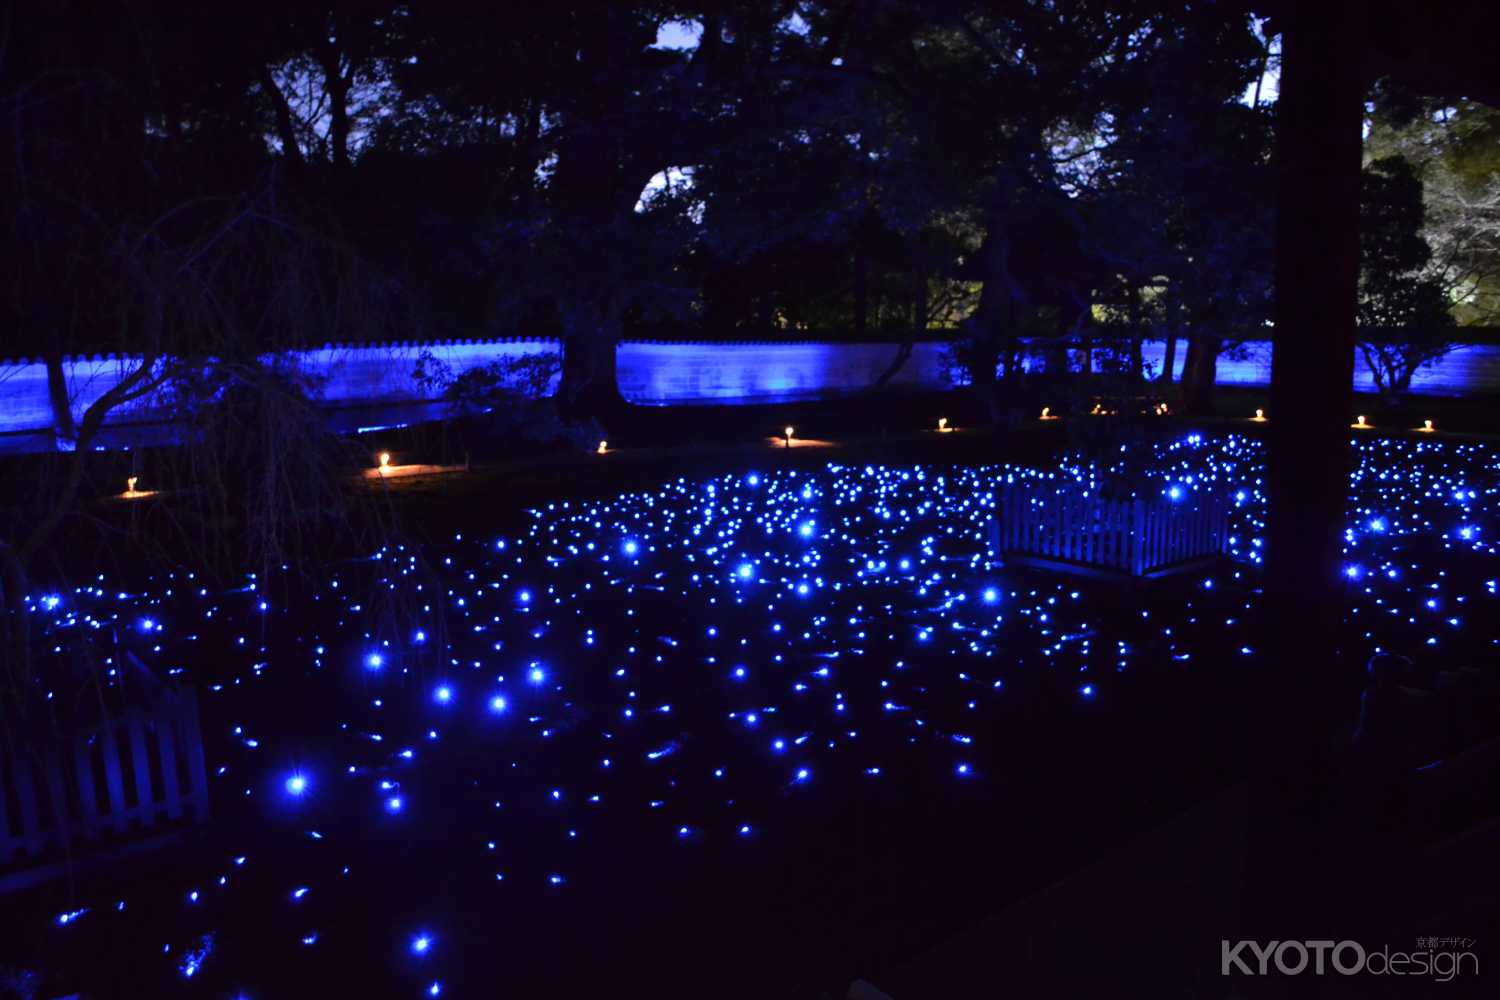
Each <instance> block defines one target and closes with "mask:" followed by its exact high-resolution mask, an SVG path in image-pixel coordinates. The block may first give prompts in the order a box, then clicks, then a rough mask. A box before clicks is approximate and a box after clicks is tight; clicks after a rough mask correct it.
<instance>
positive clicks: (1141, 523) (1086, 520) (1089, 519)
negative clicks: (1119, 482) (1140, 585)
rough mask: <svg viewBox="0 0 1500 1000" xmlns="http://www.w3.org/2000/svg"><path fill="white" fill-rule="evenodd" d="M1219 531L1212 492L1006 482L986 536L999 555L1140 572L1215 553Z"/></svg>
mask: <svg viewBox="0 0 1500 1000" xmlns="http://www.w3.org/2000/svg"><path fill="white" fill-rule="evenodd" d="M1227 532H1228V510H1227V508H1226V506H1225V505H1224V503H1223V501H1222V500H1221V499H1220V498H1218V497H1216V496H1213V495H1205V496H1203V497H1201V498H1195V499H1194V500H1192V501H1187V500H1185V501H1182V502H1177V501H1173V500H1170V499H1162V500H1147V499H1144V498H1142V497H1131V498H1129V499H1120V500H1111V499H1106V498H1104V497H1100V496H1097V495H1090V496H1086V495H1084V494H1082V493H1081V492H1080V493H1062V494H1058V493H1044V492H1043V491H1042V490H1039V489H1036V488H1033V487H1030V486H1028V485H1026V484H1023V483H1007V484H1005V485H1004V486H1002V487H1001V490H1000V495H999V498H998V500H997V502H996V518H995V528H994V539H993V541H994V544H995V548H996V549H998V550H999V552H1000V553H1001V554H1003V555H1006V556H1009V557H1012V558H1013V559H1016V558H1018V559H1019V561H1023V562H1024V561H1027V560H1030V561H1034V562H1036V561H1040V562H1046V563H1048V564H1057V565H1059V566H1062V567H1069V566H1076V567H1079V568H1095V569H1099V570H1103V571H1106V572H1111V573H1116V574H1124V575H1128V576H1132V577H1142V576H1158V575H1162V574H1165V573H1169V572H1172V571H1173V570H1175V569H1178V568H1186V567H1188V566H1190V565H1193V564H1196V563H1198V562H1200V561H1202V560H1204V559H1209V558H1213V557H1216V556H1218V555H1220V554H1222V553H1223V551H1224V542H1225V539H1226V537H1227Z"/></svg>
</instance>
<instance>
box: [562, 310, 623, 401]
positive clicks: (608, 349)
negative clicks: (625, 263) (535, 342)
mask: <svg viewBox="0 0 1500 1000" xmlns="http://www.w3.org/2000/svg"><path fill="white" fill-rule="evenodd" d="M619 342H620V317H619V314H618V312H617V311H616V310H615V309H613V308H612V307H611V306H610V305H609V304H608V303H599V302H582V303H578V304H576V305H574V306H573V308H571V309H570V310H569V311H568V315H567V322H566V325H565V328H564V331H563V343H562V348H563V352H562V379H561V381H560V383H559V384H558V387H557V404H558V410H559V412H560V413H561V414H562V416H563V418H564V419H565V420H569V421H575V422H576V421H583V420H597V421H598V422H599V423H600V424H601V425H603V426H605V427H608V426H609V425H610V424H611V423H617V422H618V419H619V417H620V416H621V414H622V413H623V412H624V409H625V399H624V397H623V396H621V395H620V382H619V375H618V369H617V365H616V359H615V351H616V348H617V347H618V345H619Z"/></svg>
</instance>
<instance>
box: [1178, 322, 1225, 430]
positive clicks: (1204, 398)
mask: <svg viewBox="0 0 1500 1000" xmlns="http://www.w3.org/2000/svg"><path fill="white" fill-rule="evenodd" d="M1221 346H1222V342H1221V341H1220V340H1219V338H1218V337H1211V336H1208V335H1207V334H1202V333H1193V334H1189V335H1188V349H1187V359H1186V361H1185V363H1184V364H1183V368H1182V409H1183V412H1185V413H1187V414H1188V415H1189V416H1195V417H1202V416H1207V415H1208V414H1210V413H1212V412H1213V397H1214V379H1215V377H1216V376H1217V375H1218V368H1219V348H1220V347H1221Z"/></svg>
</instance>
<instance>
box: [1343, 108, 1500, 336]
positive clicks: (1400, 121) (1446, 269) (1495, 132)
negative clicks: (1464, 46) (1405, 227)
mask: <svg viewBox="0 0 1500 1000" xmlns="http://www.w3.org/2000/svg"><path fill="white" fill-rule="evenodd" d="M1370 109H1371V110H1370V113H1369V117H1368V123H1369V134H1368V136H1367V138H1366V140H1365V162H1366V165H1367V166H1368V165H1369V164H1371V163H1373V162H1375V161H1378V160H1381V159H1387V158H1390V157H1400V158H1402V159H1404V160H1405V161H1406V162H1407V163H1409V164H1410V166H1411V169H1412V170H1413V172H1414V173H1415V174H1416V176H1417V177H1418V178H1419V179H1420V181H1421V200H1422V207H1423V216H1422V222H1421V235H1422V237H1423V239H1425V240H1426V242H1427V244H1428V246H1429V247H1430V248H1431V251H1432V253H1431V257H1430V258H1429V260H1428V261H1427V263H1426V264H1425V265H1424V266H1423V268H1422V271H1423V273H1424V274H1425V275H1427V276H1430V277H1432V278H1433V279H1435V280H1436V281H1437V282H1438V283H1439V285H1440V286H1441V287H1442V289H1443V291H1444V293H1445V295H1446V297H1447V299H1448V301H1449V303H1450V308H1451V311H1452V313H1453V317H1454V319H1455V320H1456V321H1457V322H1458V323H1459V324H1461V325H1471V324H1472V325H1486V324H1495V323H1500V110H1496V109H1495V108H1492V107H1489V106H1488V105H1485V104H1482V103H1480V102H1478V101H1473V100H1438V99H1431V98H1422V97H1419V96H1417V95H1415V94H1413V93H1411V92H1410V91H1409V90H1407V89H1405V88H1403V87H1402V86H1400V85H1399V84H1398V83H1396V82H1394V81H1392V80H1389V79H1386V80H1381V81H1378V82H1377V84H1376V87H1375V90H1374V100H1373V101H1372V102H1371V104H1370Z"/></svg>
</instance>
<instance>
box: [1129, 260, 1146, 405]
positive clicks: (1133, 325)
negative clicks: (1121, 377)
mask: <svg viewBox="0 0 1500 1000" xmlns="http://www.w3.org/2000/svg"><path fill="white" fill-rule="evenodd" d="M1144 339H1145V328H1144V325H1143V324H1142V322H1141V289H1140V286H1139V285H1137V284H1135V283H1134V282H1131V285H1130V381H1132V382H1143V381H1145V372H1146V352H1145V343H1144Z"/></svg>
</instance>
